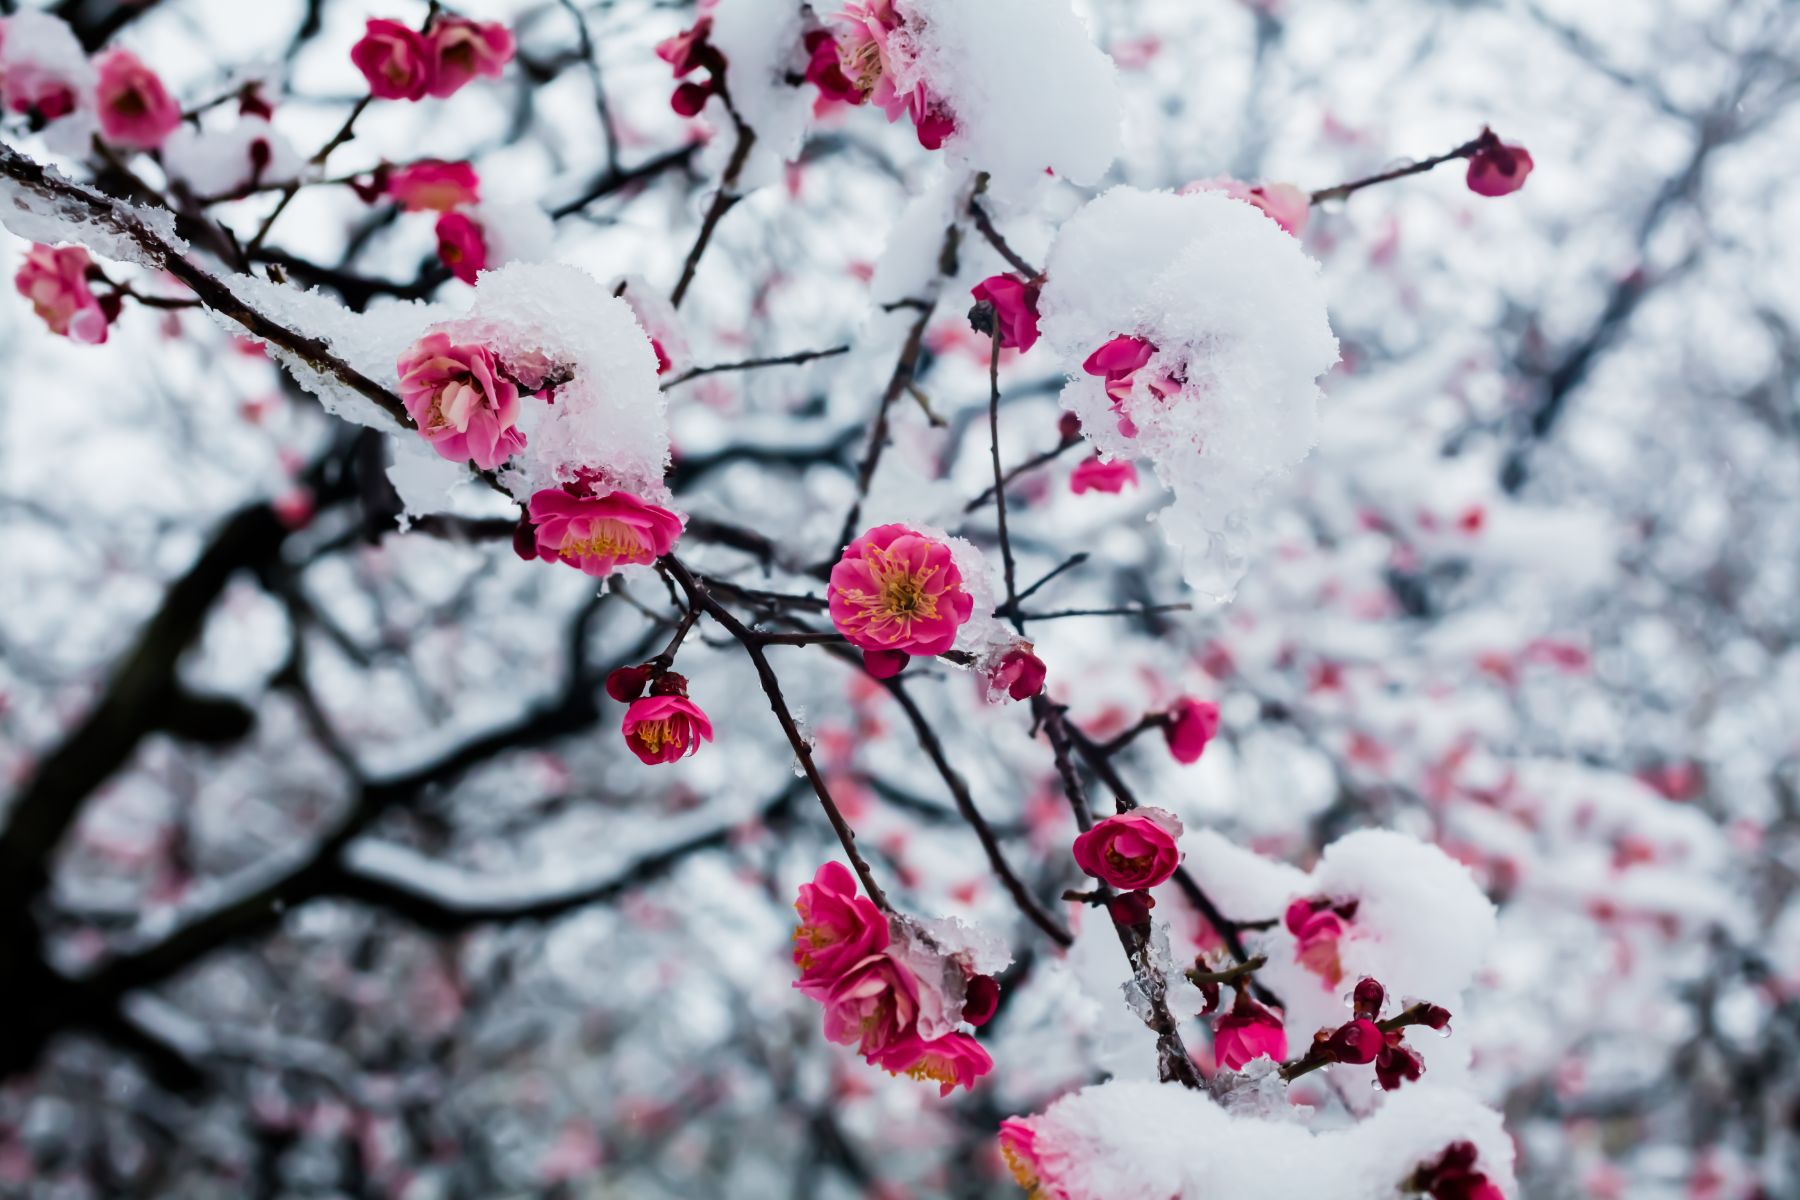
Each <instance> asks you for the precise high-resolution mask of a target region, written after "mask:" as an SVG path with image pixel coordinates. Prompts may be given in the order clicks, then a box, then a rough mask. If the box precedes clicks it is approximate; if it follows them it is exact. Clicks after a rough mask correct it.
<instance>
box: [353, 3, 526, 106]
mask: <svg viewBox="0 0 1800 1200" xmlns="http://www.w3.org/2000/svg"><path fill="white" fill-rule="evenodd" d="M434 11H435V10H434ZM513 49H514V47H513V36H512V32H511V31H510V30H508V29H507V28H506V26H504V25H501V24H498V23H497V22H483V21H471V20H469V19H468V18H467V17H456V16H450V15H447V14H443V13H436V14H435V15H434V16H433V17H432V19H431V22H430V24H429V25H427V26H426V27H425V29H424V31H423V32H421V31H419V30H416V29H413V28H412V27H410V26H408V25H404V24H402V23H401V22H399V21H391V20H387V19H385V18H374V19H371V20H370V21H369V23H368V26H367V28H366V29H365V30H364V33H363V36H362V38H361V39H360V40H359V41H358V42H357V43H356V45H354V46H352V47H351V48H350V61H351V62H353V63H355V64H356V69H357V70H359V71H361V72H362V74H363V78H364V79H365V80H367V81H368V84H369V95H371V96H373V97H375V98H376V99H378V100H414V101H417V100H423V99H425V97H427V96H431V97H433V98H435V99H439V100H442V99H445V98H446V97H449V96H453V95H455V94H456V93H457V92H459V91H461V90H462V88H463V87H464V85H466V84H468V83H470V82H472V81H473V80H475V79H477V78H483V79H498V78H500V74H501V72H502V71H503V70H504V69H505V67H506V64H507V63H509V62H511V61H512V57H513Z"/></svg>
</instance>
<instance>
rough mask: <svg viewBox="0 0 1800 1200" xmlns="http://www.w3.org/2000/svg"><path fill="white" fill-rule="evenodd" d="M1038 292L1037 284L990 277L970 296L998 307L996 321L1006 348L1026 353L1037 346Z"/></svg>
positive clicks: (972, 290)
mask: <svg viewBox="0 0 1800 1200" xmlns="http://www.w3.org/2000/svg"><path fill="white" fill-rule="evenodd" d="M1038 292H1039V289H1038V287H1037V286H1036V285H1035V284H1031V283H1027V282H1025V281H1024V280H1022V279H1020V278H1019V277H1018V276H1017V275H990V276H988V277H987V278H986V279H984V280H982V281H981V282H980V283H978V284H976V285H975V286H974V287H973V288H970V289H969V294H970V295H972V296H974V297H975V299H976V300H977V301H981V300H985V301H987V302H988V303H989V304H991V305H993V306H994V318H995V322H996V325H997V328H998V331H999V334H1000V344H1001V345H1002V346H1012V347H1015V348H1016V349H1018V350H1019V352H1020V353H1023V352H1025V351H1027V350H1029V349H1031V348H1032V347H1033V346H1035V345H1037V340H1038Z"/></svg>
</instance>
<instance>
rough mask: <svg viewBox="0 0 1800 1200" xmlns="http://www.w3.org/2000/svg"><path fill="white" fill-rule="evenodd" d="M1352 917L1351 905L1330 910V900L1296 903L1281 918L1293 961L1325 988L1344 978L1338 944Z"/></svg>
mask: <svg viewBox="0 0 1800 1200" xmlns="http://www.w3.org/2000/svg"><path fill="white" fill-rule="evenodd" d="M1355 915H1356V902H1355V901H1351V902H1350V903H1349V904H1341V905H1335V906H1334V905H1333V904H1332V902H1331V901H1330V900H1296V901H1294V902H1293V903H1292V904H1290V905H1288V909H1287V912H1286V914H1285V915H1284V916H1283V918H1282V921H1283V923H1284V924H1285V925H1286V926H1287V929H1288V932H1289V933H1291V934H1293V935H1294V941H1295V947H1294V956H1295V958H1296V959H1297V960H1298V961H1299V962H1300V964H1301V965H1302V966H1304V967H1305V968H1306V969H1307V970H1309V971H1311V972H1312V973H1313V974H1314V975H1317V976H1318V977H1319V979H1320V980H1321V981H1322V982H1323V983H1324V984H1325V986H1326V987H1336V986H1337V985H1338V983H1339V981H1341V980H1342V979H1343V978H1344V968H1343V965H1342V963H1341V962H1340V961H1339V959H1338V942H1339V941H1340V940H1341V939H1342V938H1343V936H1344V934H1345V933H1346V932H1348V930H1349V923H1350V921H1351V920H1352V919H1353V918H1354V917H1355Z"/></svg>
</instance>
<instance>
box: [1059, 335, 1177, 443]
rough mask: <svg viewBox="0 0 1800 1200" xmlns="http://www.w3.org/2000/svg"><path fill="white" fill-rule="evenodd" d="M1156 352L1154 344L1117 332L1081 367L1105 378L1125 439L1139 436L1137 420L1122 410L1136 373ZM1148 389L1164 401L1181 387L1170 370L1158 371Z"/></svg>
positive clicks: (1130, 391)
mask: <svg viewBox="0 0 1800 1200" xmlns="http://www.w3.org/2000/svg"><path fill="white" fill-rule="evenodd" d="M1155 355H1156V346H1155V345H1154V344H1153V343H1152V342H1150V341H1148V340H1146V339H1144V338H1141V337H1135V336H1133V335H1131V334H1118V335H1116V336H1115V337H1113V338H1112V339H1111V340H1110V341H1108V342H1107V343H1106V344H1105V345H1103V346H1101V347H1100V348H1099V349H1098V350H1096V351H1094V352H1093V353H1092V354H1090V355H1088V356H1087V359H1086V360H1085V361H1083V362H1082V364H1081V369H1082V370H1083V371H1085V372H1087V373H1088V374H1089V375H1097V376H1100V377H1101V378H1103V379H1105V380H1106V395H1107V398H1108V399H1109V400H1111V402H1112V410H1113V414H1114V416H1115V417H1116V418H1117V419H1118V423H1119V433H1120V434H1121V435H1123V436H1125V437H1128V438H1134V437H1136V436H1137V435H1138V428H1137V422H1136V421H1134V420H1132V419H1131V417H1130V415H1129V414H1128V413H1127V412H1126V411H1125V404H1126V402H1127V401H1129V400H1130V399H1131V397H1132V396H1133V395H1134V394H1135V391H1136V383H1137V373H1138V372H1139V371H1140V370H1142V369H1143V367H1144V366H1145V365H1146V364H1148V363H1149V361H1150V360H1151V358H1153V357H1155ZM1149 389H1150V391H1151V393H1152V394H1153V395H1155V396H1156V397H1157V398H1158V399H1162V400H1166V399H1168V398H1169V397H1170V396H1173V395H1175V394H1176V393H1177V392H1179V391H1180V390H1181V381H1180V380H1179V379H1178V378H1176V377H1175V376H1174V375H1173V374H1172V373H1170V372H1166V371H1165V372H1160V373H1158V374H1157V375H1156V376H1155V377H1153V378H1152V379H1151V380H1150V381H1149Z"/></svg>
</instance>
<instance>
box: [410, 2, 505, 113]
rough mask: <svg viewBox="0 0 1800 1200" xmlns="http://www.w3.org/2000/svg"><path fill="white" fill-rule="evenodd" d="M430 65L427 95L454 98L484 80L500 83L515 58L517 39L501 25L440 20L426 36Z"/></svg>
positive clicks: (461, 18)
mask: <svg viewBox="0 0 1800 1200" xmlns="http://www.w3.org/2000/svg"><path fill="white" fill-rule="evenodd" d="M425 50H426V55H427V58H428V61H429V62H430V72H429V82H428V84H427V85H426V89H425V90H426V91H427V92H429V93H430V94H431V95H433V96H436V97H437V98H438V99H440V100H441V99H443V98H444V97H446V96H450V95H454V94H455V93H456V92H457V91H459V90H461V88H462V86H463V85H464V84H466V83H468V82H469V81H470V80H472V79H474V78H476V77H477V76H480V77H482V78H485V79H498V78H500V74H501V72H502V71H503V70H504V69H505V67H506V64H507V63H509V62H511V61H512V57H513V35H512V33H511V31H510V30H508V29H507V28H506V26H504V25H502V24H500V23H499V22H483V21H471V20H469V19H468V18H466V17H439V18H438V19H437V20H436V21H434V22H432V24H431V28H430V30H429V31H428V32H427V33H426V34H425Z"/></svg>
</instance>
